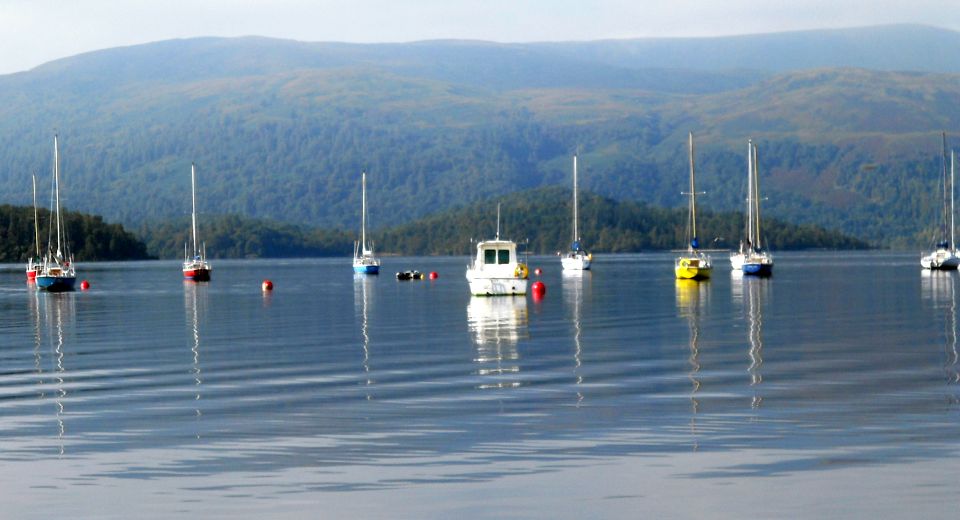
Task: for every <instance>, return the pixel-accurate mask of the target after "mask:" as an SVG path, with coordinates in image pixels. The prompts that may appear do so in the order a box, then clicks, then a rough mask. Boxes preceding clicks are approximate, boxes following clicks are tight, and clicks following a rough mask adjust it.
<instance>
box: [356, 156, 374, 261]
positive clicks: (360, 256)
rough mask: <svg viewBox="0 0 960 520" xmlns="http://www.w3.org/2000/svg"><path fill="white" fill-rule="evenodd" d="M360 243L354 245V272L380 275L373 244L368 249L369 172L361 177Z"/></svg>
mask: <svg viewBox="0 0 960 520" xmlns="http://www.w3.org/2000/svg"><path fill="white" fill-rule="evenodd" d="M360 186H361V197H360V198H361V205H360V241H359V242H354V243H353V272H355V273H363V274H380V259H379V258H377V257H376V256H374V254H373V243H372V242H371V244H370V248H369V249H367V172H363V173H362V174H361V176H360Z"/></svg>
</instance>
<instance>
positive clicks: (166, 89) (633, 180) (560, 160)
mask: <svg viewBox="0 0 960 520" xmlns="http://www.w3.org/2000/svg"><path fill="white" fill-rule="evenodd" d="M958 73H960V35H958V34H957V33H954V32H951V31H944V30H939V29H934V28H928V27H918V26H889V27H873V28H863V29H850V30H834V31H807V32H798V33H785V34H774V35H757V36H743V37H736V38H715V39H675V40H674V39H656V40H622V41H597V42H583V43H576V42H562V43H535V44H497V43H489V42H474V41H431V42H417V43H409V44H380V45H356V44H340V43H302V42H293V41H285V40H275V39H267V38H256V37H250V38H235V39H222V38H199V39H190V40H173V41H165V42H158V43H154V44H147V45H139V46H133V47H125V48H117V49H109V50H104V51H98V52H93V53H88V54H84V55H80V56H75V57H71V58H66V59H62V60H58V61H55V62H51V63H48V64H46V65H43V66H40V67H38V68H36V69H34V70H31V71H28V72H23V73H17V74H11V75H6V76H0V96H2V99H4V100H5V101H6V103H4V104H3V106H0V139H2V140H3V142H4V143H5V146H4V147H3V148H2V149H0V159H2V161H0V164H2V165H3V167H2V169H0V188H2V190H3V193H4V197H3V200H0V202H7V203H14V204H28V203H29V202H30V200H31V192H30V173H32V172H38V173H39V174H40V178H41V179H44V178H47V176H48V175H49V173H48V172H49V171H50V170H51V162H52V148H53V146H52V135H53V133H54V131H57V132H59V133H60V136H61V156H62V158H61V169H62V172H63V183H64V193H63V194H62V196H63V198H64V200H63V204H64V205H66V206H68V207H70V208H71V209H74V210H82V211H89V212H94V213H98V214H102V215H104V217H105V218H107V219H108V220H112V221H120V222H123V223H125V224H128V225H134V224H141V223H144V222H157V221H162V220H168V219H172V218H178V217H182V216H183V215H185V214H187V213H189V182H190V176H189V171H190V170H189V168H190V163H191V161H194V162H196V163H197V166H198V175H199V179H198V194H199V205H200V211H201V213H203V214H242V215H245V216H248V217H256V218H267V219H272V220H276V221H282V222H290V223H294V224H298V225H309V226H322V227H328V228H347V229H352V228H356V227H357V224H358V222H357V221H358V220H359V202H360V201H359V197H360V190H359V176H360V172H361V171H364V170H365V171H367V172H368V182H369V193H368V196H369V201H370V205H371V219H372V225H373V227H383V226H387V225H391V226H392V225H396V224H401V223H403V222H408V221H412V220H414V219H416V218H420V217H423V216H426V215H428V214H432V213H436V212H438V211H442V210H446V209H449V208H453V207H457V206H461V205H464V204H468V203H473V202H477V201H483V200H489V199H493V198H496V197H501V196H504V195H506V194H509V193H514V192H518V191H523V190H528V189H534V188H538V187H544V186H555V185H560V186H568V185H569V182H570V156H571V155H572V154H573V153H574V151H575V150H577V149H579V150H580V151H581V154H582V161H581V168H582V169H581V181H582V183H583V184H584V186H585V187H586V189H589V190H591V191H594V192H596V193H598V194H601V195H604V196H609V197H613V198H615V199H618V200H638V201H642V202H647V203H653V204H658V205H665V206H677V205H680V204H682V202H683V201H682V197H681V196H680V191H681V189H682V185H683V183H684V179H685V175H686V171H687V169H686V168H687V166H686V134H687V132H688V131H691V130H692V131H694V132H695V134H696V136H697V160H698V168H699V169H698V172H699V175H698V182H699V184H700V185H701V186H702V187H703V188H704V189H705V190H706V191H707V192H708V194H707V196H706V197H704V198H703V199H701V200H702V204H703V205H704V206H705V207H710V208H713V209H715V210H728V209H739V207H740V205H741V200H742V198H743V191H744V185H745V180H744V179H745V176H746V173H745V168H746V159H745V157H744V155H745V150H746V141H747V139H748V138H753V139H754V140H755V142H757V143H758V144H759V148H760V172H761V185H762V189H763V190H764V195H765V198H766V199H767V200H766V201H765V204H766V205H765V208H764V209H765V212H766V214H768V215H771V216H776V217H779V218H781V219H783V220H790V221H796V222H807V223H816V224H820V225H824V226H827V227H832V228H837V229H841V230H843V231H845V232H848V233H852V234H855V235H856V236H858V237H861V238H863V239H865V240H868V241H871V242H875V243H887V244H911V245H912V244H914V243H917V242H921V241H925V239H926V236H927V234H928V232H929V230H931V229H933V228H935V227H936V222H935V216H936V214H937V210H936V204H937V199H936V192H935V190H936V186H937V178H938V177H937V176H938V174H939V170H940V166H939V157H940V150H939V147H940V144H939V137H938V135H939V132H940V131H941V130H947V131H950V130H951V129H956V128H957V127H958V124H957V123H958V121H960V81H958V79H960V76H958ZM47 184H48V182H42V183H41V186H44V185H47ZM45 193H46V191H45V190H44V191H41V193H40V195H41V201H45V200H47V197H46V195H45Z"/></svg>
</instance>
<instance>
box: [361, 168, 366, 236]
mask: <svg viewBox="0 0 960 520" xmlns="http://www.w3.org/2000/svg"><path fill="white" fill-rule="evenodd" d="M360 187H361V189H360V193H361V195H360V198H361V199H362V201H363V202H362V203H361V206H360V213H361V214H360V252H361V253H366V252H367V172H362V173H361V174H360Z"/></svg>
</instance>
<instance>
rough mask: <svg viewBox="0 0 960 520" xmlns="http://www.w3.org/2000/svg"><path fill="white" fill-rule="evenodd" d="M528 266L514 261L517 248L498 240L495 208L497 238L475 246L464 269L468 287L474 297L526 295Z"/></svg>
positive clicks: (511, 242) (505, 241) (507, 241)
mask: <svg viewBox="0 0 960 520" xmlns="http://www.w3.org/2000/svg"><path fill="white" fill-rule="evenodd" d="M528 275H529V271H528V269H527V265H526V264H524V263H523V262H520V261H519V259H518V258H517V244H516V242H514V241H512V240H501V239H500V206H499V205H498V206H497V236H496V238H495V239H493V240H485V241H483V242H480V243H478V244H477V256H476V258H475V259H474V260H473V263H471V264H469V265H468V266H467V283H469V284H470V294H473V295H474V296H512V295H523V294H527V281H528V280H527V276H528Z"/></svg>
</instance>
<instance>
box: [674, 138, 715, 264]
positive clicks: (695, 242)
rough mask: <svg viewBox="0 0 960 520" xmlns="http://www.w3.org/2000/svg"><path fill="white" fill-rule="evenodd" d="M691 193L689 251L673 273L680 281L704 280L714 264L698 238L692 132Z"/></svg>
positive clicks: (678, 260) (681, 257) (683, 255)
mask: <svg viewBox="0 0 960 520" xmlns="http://www.w3.org/2000/svg"><path fill="white" fill-rule="evenodd" d="M689 150H690V192H689V193H684V195H687V196H689V197H690V211H689V220H688V222H687V240H688V245H687V251H686V252H685V253H684V254H681V255H680V256H678V257H677V258H676V259H675V260H674V262H673V272H674V275H676V277H677V278H679V279H685V280H704V279H707V278H710V275H711V274H712V273H713V263H712V262H711V260H710V257H709V256H708V255H706V254H704V252H703V251H700V240H699V239H698V238H697V188H696V184H695V183H694V164H693V132H690V144H689Z"/></svg>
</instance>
